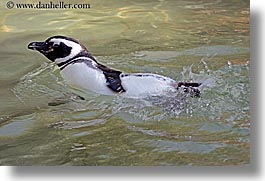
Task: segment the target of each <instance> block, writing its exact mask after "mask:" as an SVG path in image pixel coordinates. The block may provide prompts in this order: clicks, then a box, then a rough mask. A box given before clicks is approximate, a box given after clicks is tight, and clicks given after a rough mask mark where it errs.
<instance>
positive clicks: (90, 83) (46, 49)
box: [28, 35, 201, 98]
mask: <svg viewBox="0 0 265 181" xmlns="http://www.w3.org/2000/svg"><path fill="white" fill-rule="evenodd" d="M28 49H30V50H36V51H38V52H40V53H41V54H43V55H44V56H45V57H46V58H47V59H49V60H50V61H52V62H55V64H56V65H57V66H58V67H59V68H60V70H61V71H60V72H61V75H62V77H63V78H64V80H65V81H66V83H67V84H69V85H70V86H72V87H74V88H76V89H79V90H82V91H92V92H95V93H97V94H103V95H121V96H124V97H129V98H141V97H147V96H159V95H163V94H167V93H169V92H176V91H178V90H179V88H180V87H184V90H185V92H193V93H195V94H194V95H195V96H199V95H200V91H199V89H198V87H199V86H200V85H201V83H195V82H177V81H175V80H173V79H171V78H169V77H165V76H162V75H158V74H153V73H124V72H122V71H120V70H116V69H113V68H110V67H107V66H105V65H103V64H101V63H99V62H98V61H97V60H96V59H95V57H94V56H92V55H91V53H90V52H89V51H88V50H87V48H86V47H85V46H83V45H82V44H80V43H79V42H78V41H77V40H75V39H73V38H70V37H66V36H61V35H58V36H52V37H50V38H48V39H47V40H45V41H43V42H31V43H29V44H28Z"/></svg>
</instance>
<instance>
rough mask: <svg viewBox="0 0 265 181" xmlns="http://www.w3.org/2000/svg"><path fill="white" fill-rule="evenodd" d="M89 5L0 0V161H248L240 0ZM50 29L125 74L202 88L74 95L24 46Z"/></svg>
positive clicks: (245, 24) (244, 11)
mask: <svg viewBox="0 0 265 181" xmlns="http://www.w3.org/2000/svg"><path fill="white" fill-rule="evenodd" d="M29 2H31V1H29ZM69 2H70V0H69ZM89 3H90V4H91V5H92V8H91V9H89V10H75V11H74V10H70V11H69V10H68V11H66V10H60V11H59V12H60V13H58V11H55V10H49V11H47V10H15V9H13V10H7V9H4V8H3V7H1V11H0V16H1V17H2V19H1V20H0V37H1V38H0V42H1V47H0V53H1V54H0V67H1V68H0V83H1V84H0V85H1V87H0V100H1V105H0V164H1V165H240V164H248V163H249V159H250V152H249V146H250V139H249V137H250V113H249V110H250V108H249V101H250V100H249V97H250V84H249V4H248V2H245V1H234V2H230V1H225V2H223V1H208V0H204V1H200V2H198V1H192V0H190V1H173V0H172V1H171V0H168V1H167V0H159V1H150V2H149V1H141V2H140V1H139V2H131V1H122V2H116V1H104V0H102V1H96V2H94V1H91V2H89ZM55 34H63V35H68V36H72V37H74V38H77V39H79V40H80V41H81V42H82V43H83V44H84V45H86V46H87V48H88V49H89V50H90V51H91V52H92V54H93V55H95V56H96V57H97V59H98V61H100V62H101V63H104V64H106V65H108V66H111V67H115V68H117V69H120V70H124V71H125V72H152V73H158V74H162V75H165V76H168V77H171V78H173V79H175V80H180V81H190V80H193V81H196V82H202V87H201V92H202V94H201V96H200V97H199V98H193V97H192V96H190V95H187V94H184V93H183V92H181V91H180V92H178V93H174V94H171V95H165V96H162V97H161V96H160V97H149V98H146V99H125V98H121V97H115V96H114V97H111V96H102V95H97V94H94V93H91V94H86V95H85V97H86V100H81V99H79V98H78V97H74V96H72V93H71V92H72V91H73V90H71V89H70V88H69V87H68V86H67V85H65V84H64V81H63V80H62V78H61V77H60V74H59V70H58V69H57V68H56V66H55V65H53V64H48V63H45V58H44V57H41V56H40V55H39V54H34V53H32V52H29V51H28V50H27V49H26V45H27V44H28V42H31V41H34V40H44V39H46V38H47V37H49V36H52V35H55ZM74 91H76V90H74ZM52 105H53V106H52ZM13 138H14V139H13Z"/></svg>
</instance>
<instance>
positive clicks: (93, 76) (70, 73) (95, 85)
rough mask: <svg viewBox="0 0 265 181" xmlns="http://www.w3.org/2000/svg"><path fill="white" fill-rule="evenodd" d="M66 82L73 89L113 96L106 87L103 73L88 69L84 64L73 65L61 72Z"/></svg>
mask: <svg viewBox="0 0 265 181" xmlns="http://www.w3.org/2000/svg"><path fill="white" fill-rule="evenodd" d="M61 75H62V77H63V78H64V79H65V80H66V82H67V83H68V84H69V85H70V86H73V87H75V88H78V89H82V90H88V91H93V92H96V93H101V94H106V95H113V94H114V93H113V92H112V91H111V90H110V89H109V88H108V87H107V86H106V78H105V76H104V74H103V72H101V71H99V70H97V69H94V68H91V67H89V66H88V65H87V64H86V63H84V62H82V63H74V64H72V65H69V66H67V67H65V69H63V70H62V71H61Z"/></svg>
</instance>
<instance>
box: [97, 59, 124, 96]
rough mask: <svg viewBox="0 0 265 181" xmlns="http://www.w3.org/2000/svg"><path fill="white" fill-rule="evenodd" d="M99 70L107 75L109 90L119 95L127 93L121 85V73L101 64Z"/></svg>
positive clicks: (98, 65) (98, 66)
mask: <svg viewBox="0 0 265 181" xmlns="http://www.w3.org/2000/svg"><path fill="white" fill-rule="evenodd" d="M97 68H99V69H100V70H101V71H102V72H103V74H104V75H105V78H106V82H107V87H108V88H110V89H111V90H112V91H114V92H117V93H122V92H125V91H126V90H125V89H124V88H123V87H122V85H121V79H120V74H121V73H122V72H121V71H118V70H114V69H111V68H109V67H107V66H105V65H102V64H99V63H98V64H97Z"/></svg>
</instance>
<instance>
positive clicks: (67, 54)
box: [28, 36, 88, 64]
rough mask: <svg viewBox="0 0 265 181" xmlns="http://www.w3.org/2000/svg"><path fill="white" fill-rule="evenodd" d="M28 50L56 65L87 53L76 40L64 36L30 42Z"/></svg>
mask: <svg viewBox="0 0 265 181" xmlns="http://www.w3.org/2000/svg"><path fill="white" fill-rule="evenodd" d="M28 49H31V50H37V51H39V52H40V53H42V54H43V55H44V56H45V57H47V58H48V59H49V60H51V61H53V62H55V63H57V64H59V63H63V62H66V61H68V60H69V59H71V58H73V57H76V56H77V55H79V54H81V53H88V52H87V50H86V48H85V47H84V46H83V45H81V44H80V43H79V42H78V41H77V40H75V39H73V38H69V37H65V36H53V37H50V38H48V39H47V40H46V41H44V42H31V43H30V44H29V45H28Z"/></svg>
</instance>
